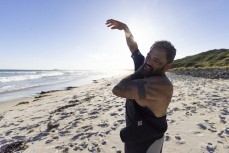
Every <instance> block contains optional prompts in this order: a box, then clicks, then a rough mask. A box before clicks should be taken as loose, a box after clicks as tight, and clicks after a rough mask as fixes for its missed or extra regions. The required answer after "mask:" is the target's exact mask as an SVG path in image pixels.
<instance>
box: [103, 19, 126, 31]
mask: <svg viewBox="0 0 229 153" xmlns="http://www.w3.org/2000/svg"><path fill="white" fill-rule="evenodd" d="M106 25H107V27H111V29H118V30H124V29H125V28H127V25H126V24H125V23H122V22H120V21H117V20H113V19H109V20H107V22H106Z"/></svg>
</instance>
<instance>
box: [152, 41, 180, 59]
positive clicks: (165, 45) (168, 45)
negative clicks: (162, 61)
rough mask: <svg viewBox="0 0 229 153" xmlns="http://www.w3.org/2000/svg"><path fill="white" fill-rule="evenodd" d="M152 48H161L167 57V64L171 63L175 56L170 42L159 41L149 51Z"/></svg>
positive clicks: (174, 50)
mask: <svg viewBox="0 0 229 153" xmlns="http://www.w3.org/2000/svg"><path fill="white" fill-rule="evenodd" d="M154 48H161V49H164V50H165V51H166V55H167V62H168V63H172V62H173V60H174V58H175V56H176V49H175V48H174V46H173V45H172V44H171V42H169V41H167V40H161V41H156V42H155V43H154V44H153V45H152V46H151V48H150V50H152V49H154Z"/></svg>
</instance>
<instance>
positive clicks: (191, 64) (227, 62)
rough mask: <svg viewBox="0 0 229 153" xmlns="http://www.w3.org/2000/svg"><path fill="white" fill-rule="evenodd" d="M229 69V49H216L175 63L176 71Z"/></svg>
mask: <svg viewBox="0 0 229 153" xmlns="http://www.w3.org/2000/svg"><path fill="white" fill-rule="evenodd" d="M222 68H223V69H224V68H229V49H214V50H209V51H206V52H202V53H199V54H196V55H192V56H187V57H185V58H182V59H178V60H175V61H174V62H173V69H174V70H193V69H222Z"/></svg>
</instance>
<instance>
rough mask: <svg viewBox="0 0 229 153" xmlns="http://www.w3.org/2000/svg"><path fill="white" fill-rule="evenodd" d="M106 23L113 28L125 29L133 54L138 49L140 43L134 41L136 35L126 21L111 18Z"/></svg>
mask: <svg viewBox="0 0 229 153" xmlns="http://www.w3.org/2000/svg"><path fill="white" fill-rule="evenodd" d="M106 25H107V27H111V29H118V30H124V32H125V36H126V42H127V45H128V47H129V49H130V51H131V53H132V54H133V53H134V51H136V50H137V49H138V44H137V43H136V42H135V41H134V37H133V35H132V33H131V32H130V30H129V28H128V26H127V25H126V24H125V23H122V22H120V21H117V20H113V19H109V20H107V22H106Z"/></svg>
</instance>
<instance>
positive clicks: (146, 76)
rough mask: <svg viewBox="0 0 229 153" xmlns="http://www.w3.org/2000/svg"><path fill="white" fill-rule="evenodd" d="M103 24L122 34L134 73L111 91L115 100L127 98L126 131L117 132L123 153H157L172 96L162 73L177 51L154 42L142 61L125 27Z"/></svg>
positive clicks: (165, 125) (161, 143) (160, 149)
mask: <svg viewBox="0 0 229 153" xmlns="http://www.w3.org/2000/svg"><path fill="white" fill-rule="evenodd" d="M106 24H107V26H108V27H111V29H118V30H124V32H125V36H126V42H127V45H128V47H129V49H130V51H131V53H132V56H131V57H132V58H133V60H134V65H135V72H134V73H133V74H132V75H130V76H127V77H126V78H124V79H122V80H121V81H120V82H119V83H118V84H117V85H116V86H115V87H114V88H113V90H112V92H113V94H115V95H116V96H118V97H123V98H127V100H126V127H125V128H123V129H122V130H121V131H120V137H121V140H122V141H123V142H124V143H125V152H126V153H160V152H162V146H163V142H164V133H165V131H166V130H167V122H166V110H167V108H168V105H169V103H170V101H171V98H172V94H173V86H172V83H171V82H170V81H169V79H168V78H167V76H166V75H165V72H166V71H167V70H168V69H169V68H170V67H171V63H172V61H173V60H174V57H175V55H176V49H175V48H174V46H173V45H172V44H171V43H170V42H168V41H157V42H155V43H154V44H153V45H152V47H151V48H150V51H149V53H148V54H147V57H146V59H145V58H144V56H143V55H142V54H141V53H140V51H139V49H138V45H137V43H136V42H135V41H134V37H133V35H132V34H131V32H130V30H129V28H128V26H127V25H126V24H124V23H122V22H119V21H117V20H113V19H109V20H107V22H106Z"/></svg>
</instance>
